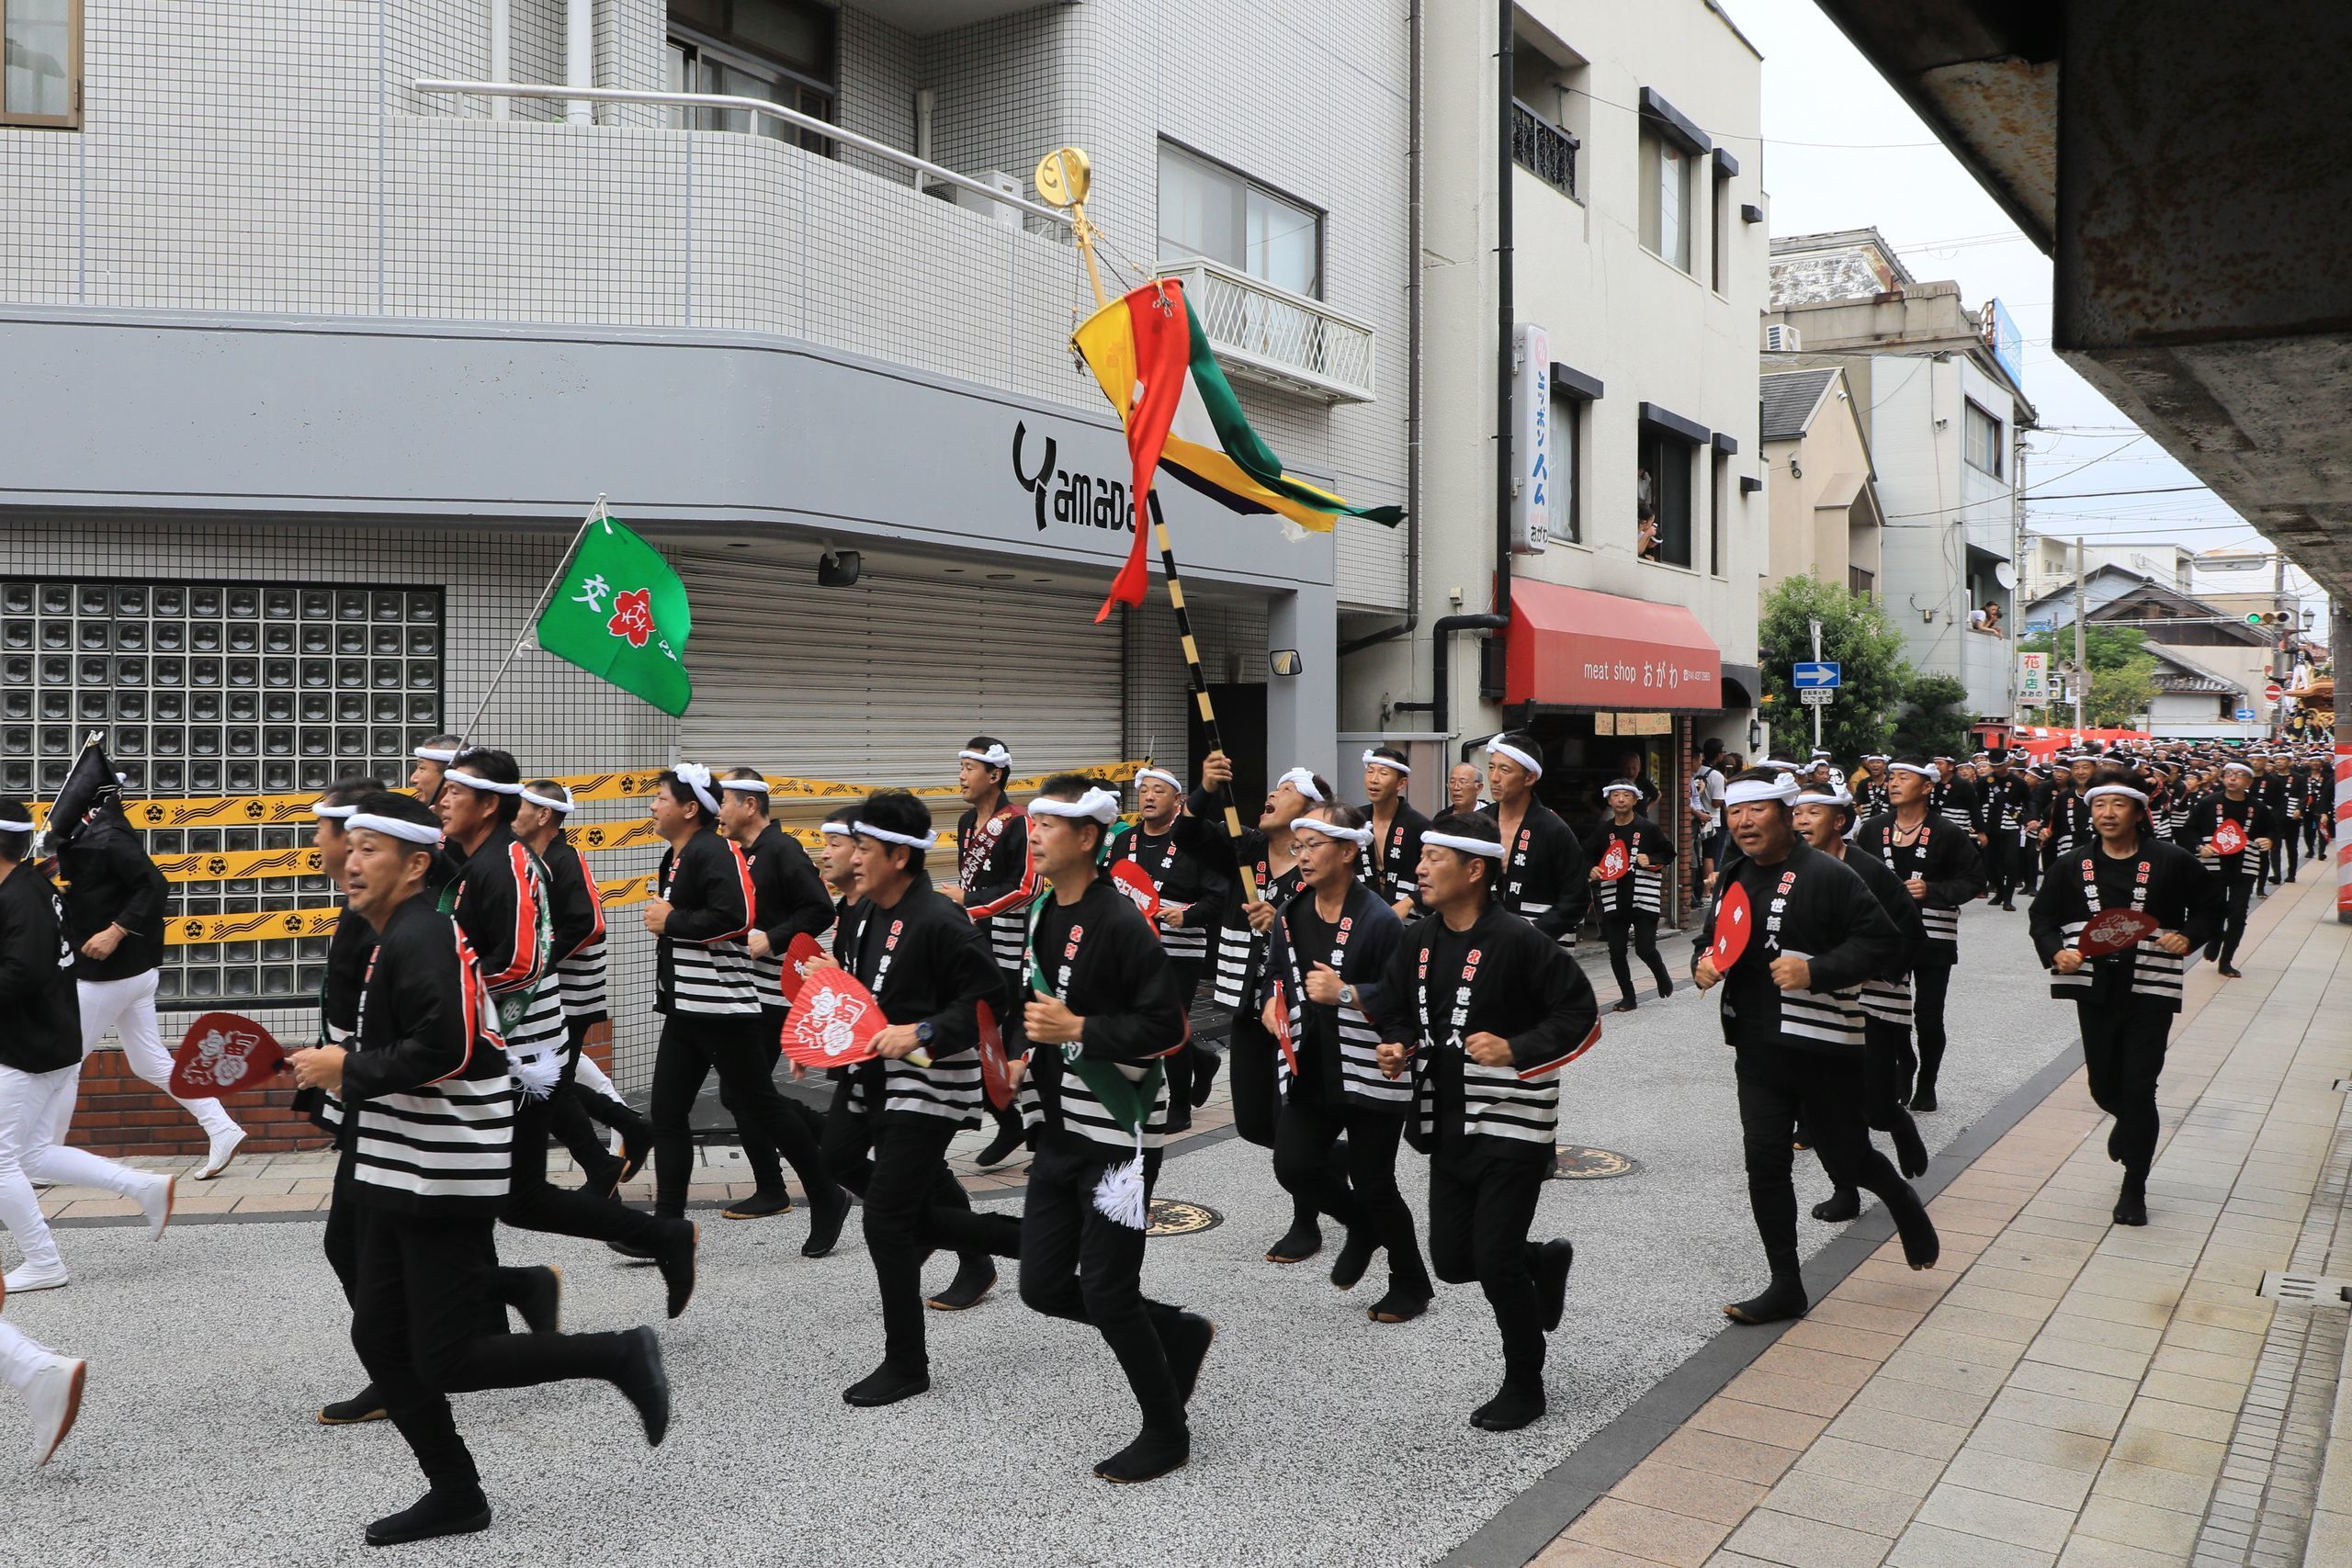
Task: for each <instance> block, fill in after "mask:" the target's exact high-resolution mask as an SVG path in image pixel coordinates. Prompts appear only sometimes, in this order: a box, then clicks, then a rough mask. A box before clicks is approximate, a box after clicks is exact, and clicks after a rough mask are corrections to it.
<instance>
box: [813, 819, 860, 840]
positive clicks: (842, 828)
mask: <svg viewBox="0 0 2352 1568" xmlns="http://www.w3.org/2000/svg"><path fill="white" fill-rule="evenodd" d="M817 831H819V832H820V833H839V834H840V835H841V836H842V838H844V839H846V838H850V837H853V836H854V834H855V833H856V832H857V824H856V823H854V822H820V823H818V824H817Z"/></svg>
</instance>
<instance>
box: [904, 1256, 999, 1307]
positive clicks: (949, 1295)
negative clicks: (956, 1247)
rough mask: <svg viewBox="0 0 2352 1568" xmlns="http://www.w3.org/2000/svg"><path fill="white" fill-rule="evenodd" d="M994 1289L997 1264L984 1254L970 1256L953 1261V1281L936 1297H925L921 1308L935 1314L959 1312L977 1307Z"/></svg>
mask: <svg viewBox="0 0 2352 1568" xmlns="http://www.w3.org/2000/svg"><path fill="white" fill-rule="evenodd" d="M995 1288H996V1260H995V1259H994V1258H990V1257H989V1255H988V1254H987V1253H985V1252H969V1253H966V1254H965V1255H964V1256H963V1257H962V1258H958V1259H957V1260H956V1278H955V1279H953V1280H949V1281H948V1283H947V1288H946V1289H945V1290H944V1291H942V1292H939V1293H938V1294H937V1295H933V1296H925V1297H924V1298H923V1303H922V1304H923V1305H925V1306H927V1307H930V1308H932V1309H933V1310H934V1311H937V1312H962V1311H964V1310H966V1309H967V1308H969V1307H976V1306H978V1305H979V1304H980V1299H981V1298H982V1297H983V1296H986V1295H987V1294H988V1293H989V1292H990V1291H991V1290H994V1289H995Z"/></svg>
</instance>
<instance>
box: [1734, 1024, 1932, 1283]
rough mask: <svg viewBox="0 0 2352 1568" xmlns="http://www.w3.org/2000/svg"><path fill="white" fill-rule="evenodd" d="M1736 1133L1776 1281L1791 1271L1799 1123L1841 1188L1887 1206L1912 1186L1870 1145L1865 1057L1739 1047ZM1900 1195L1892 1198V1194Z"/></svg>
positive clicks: (1794, 1255)
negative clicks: (1795, 1145)
mask: <svg viewBox="0 0 2352 1568" xmlns="http://www.w3.org/2000/svg"><path fill="white" fill-rule="evenodd" d="M1736 1071H1737V1073H1738V1079H1739V1131H1740V1143H1741V1146H1742V1150H1743V1152H1744V1153H1745V1155H1746V1156H1747V1206H1748V1209H1749V1211H1750V1212H1751V1213H1754V1215H1755V1216H1756V1234H1757V1235H1758V1236H1759V1237H1760V1238H1761V1239H1762V1240H1763V1243H1764V1259H1765V1261H1766V1262H1767V1263H1768V1264H1770V1267H1771V1269H1772V1277H1773V1278H1774V1279H1776V1280H1778V1279H1782V1278H1786V1277H1791V1276H1793V1275H1795V1274H1796V1272H1797V1190H1796V1183H1795V1180H1794V1174H1793V1173H1794V1170H1795V1163H1796V1155H1795V1150H1794V1148H1793V1147H1792V1143H1793V1139H1794V1137H1795V1134H1796V1131H1797V1129H1798V1127H1799V1126H1803V1127H1804V1129H1805V1132H1806V1134H1807V1135H1808V1137H1809V1139H1810V1143H1811V1146H1812V1148H1813V1149H1814V1151H1815V1153H1816V1154H1818V1155H1819V1156H1821V1165H1822V1168H1823V1169H1824V1170H1826V1171H1827V1172H1828V1173H1829V1179H1830V1180H1831V1181H1833V1182H1835V1183H1836V1184H1837V1185H1838V1186H1840V1187H1861V1188H1866V1189H1868V1190H1870V1191H1871V1193H1873V1194H1874V1195H1876V1196H1877V1197H1878V1198H1879V1199H1880V1200H1881V1201H1888V1202H1890V1205H1892V1204H1894V1203H1900V1202H1902V1201H1905V1199H1906V1198H1907V1199H1908V1201H1911V1202H1915V1203H1916V1202H1917V1199H1916V1198H1910V1197H1909V1196H1908V1195H1909V1193H1910V1188H1909V1185H1908V1184H1907V1183H1905V1181H1904V1179H1903V1178H1902V1177H1901V1176H1900V1175H1899V1174H1897V1172H1896V1171H1895V1168H1894V1165H1893V1164H1892V1163H1891V1162H1890V1161H1889V1160H1888V1159H1887V1157H1886V1156H1884V1155H1883V1154H1881V1153H1879V1151H1878V1150H1876V1149H1875V1148H1872V1147H1871V1140H1870V1133H1869V1131H1868V1123H1867V1119H1866V1117H1865V1115H1864V1111H1863V1096H1864V1093H1865V1089H1864V1083H1865V1077H1864V1073H1865V1068H1864V1066H1863V1061H1862V1060H1861V1059H1860V1058H1857V1057H1855V1056H1853V1055H1847V1054H1841V1053H1838V1052H1834V1051H1807V1050H1799V1049H1796V1048H1793V1047H1792V1046H1788V1045H1783V1044H1743V1045H1741V1046H1740V1047H1739V1048H1738V1062H1737V1067H1736ZM1898 1192H1899V1193H1900V1194H1902V1196H1900V1197H1898V1196H1895V1195H1896V1194H1897V1193H1898Z"/></svg>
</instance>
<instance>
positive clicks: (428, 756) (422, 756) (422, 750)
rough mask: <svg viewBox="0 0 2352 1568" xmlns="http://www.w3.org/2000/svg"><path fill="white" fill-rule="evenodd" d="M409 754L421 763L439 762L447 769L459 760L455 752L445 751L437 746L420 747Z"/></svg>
mask: <svg viewBox="0 0 2352 1568" xmlns="http://www.w3.org/2000/svg"><path fill="white" fill-rule="evenodd" d="M409 754H410V755H411V756H413V757H414V758H415V759H416V760H417V761H420V762H438V763H440V764H441V765H442V766H443V767H445V768H446V767H447V766H448V765H449V764H450V763H452V762H454V761H457V760H458V754H457V753H456V752H455V751H444V750H441V749H440V748H438V747H435V746H420V747H418V748H417V749H416V750H414V751H413V752H411V753H409Z"/></svg>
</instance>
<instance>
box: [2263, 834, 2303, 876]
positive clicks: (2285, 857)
mask: <svg viewBox="0 0 2352 1568" xmlns="http://www.w3.org/2000/svg"><path fill="white" fill-rule="evenodd" d="M2301 826H2302V824H2301V823H2300V822H2289V823H2288V824H2287V826H2286V829H2284V830H2283V831H2282V832H2280V833H2279V835H2278V837H2277V838H2275V839H2273V840H2270V880H2271V881H2273V882H2281V881H2284V880H2286V879H2287V878H2288V877H2291V876H2294V875H2296V874H2299V873H2300V872H2301V869H2302V860H2303V845H2302V840H2301V838H2300V837H2299V835H2298V829H2300V828H2301ZM2281 867H2284V868H2285V869H2284V872H2283V874H2282V872H2281V869H2280V868H2281Z"/></svg>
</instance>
